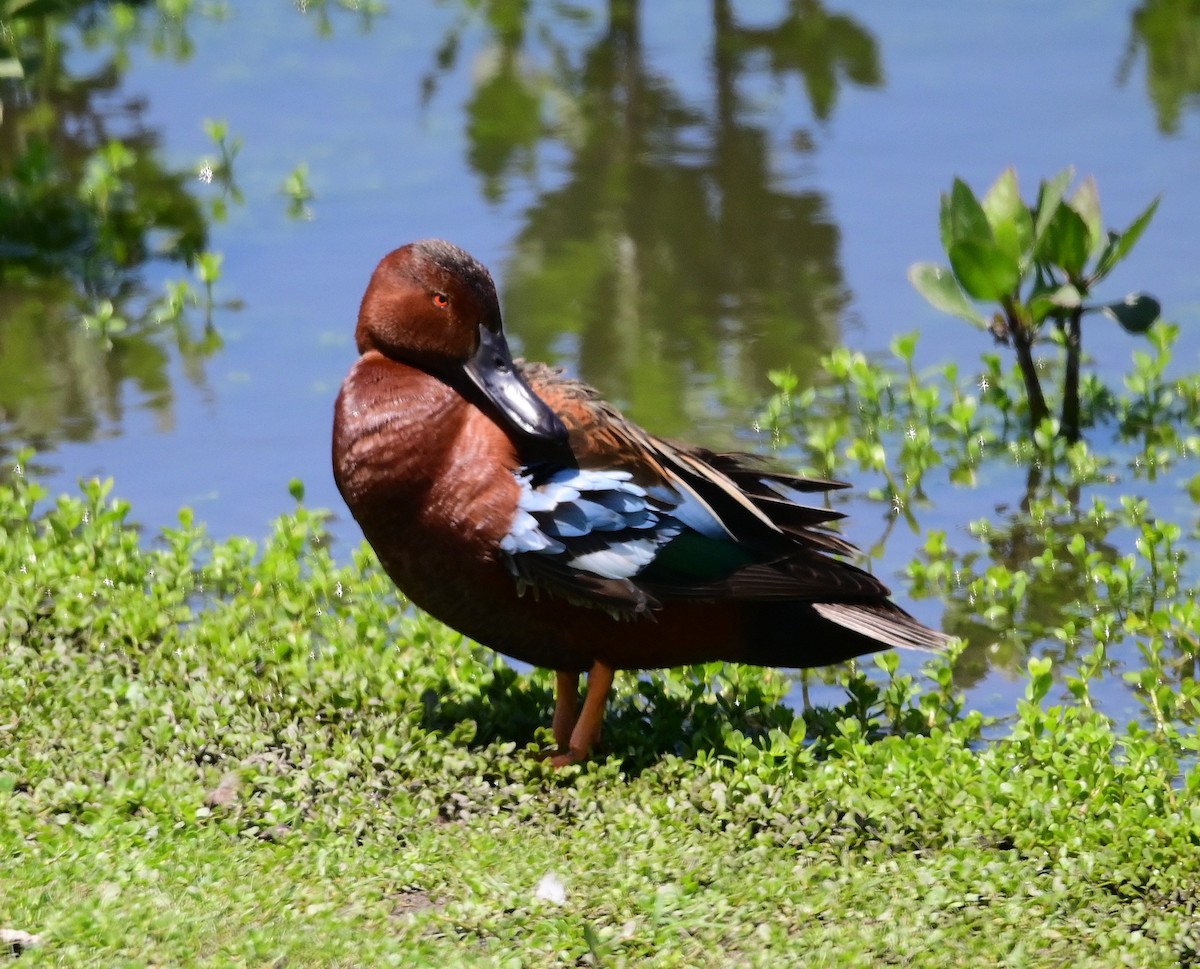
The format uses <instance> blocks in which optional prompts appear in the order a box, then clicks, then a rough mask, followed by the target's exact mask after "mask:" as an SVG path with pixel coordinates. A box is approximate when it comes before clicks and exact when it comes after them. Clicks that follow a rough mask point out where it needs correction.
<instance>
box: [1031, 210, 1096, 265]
mask: <svg viewBox="0 0 1200 969" xmlns="http://www.w3.org/2000/svg"><path fill="white" fill-rule="evenodd" d="M1090 246H1091V235H1090V234H1089V232H1088V227H1087V223H1085V222H1084V221H1083V217H1082V216H1081V215H1080V214H1079V213H1078V212H1076V211H1075V210H1074V209H1073V208H1071V207H1070V206H1069V205H1064V204H1061V203H1060V204H1059V206H1058V208H1056V209H1055V210H1054V215H1053V217H1052V218H1051V219H1050V224H1049V225H1047V226H1046V231H1045V232H1044V233H1042V236H1041V239H1040V240H1039V241H1038V243H1037V245H1036V246H1035V248H1034V257H1035V258H1036V259H1037V260H1038V261H1039V262H1043V263H1049V264H1051V265H1053V266H1058V267H1059V268H1060V269H1062V270H1063V271H1064V272H1066V274H1067V275H1068V276H1070V277H1071V278H1072V279H1076V278H1078V277H1079V275H1080V273H1082V272H1083V267H1084V265H1085V264H1086V263H1087V259H1088V252H1089V251H1090Z"/></svg>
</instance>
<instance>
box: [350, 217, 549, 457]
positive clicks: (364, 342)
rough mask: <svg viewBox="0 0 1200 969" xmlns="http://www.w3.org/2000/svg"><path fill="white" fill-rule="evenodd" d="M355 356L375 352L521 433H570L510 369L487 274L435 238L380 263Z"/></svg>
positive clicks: (545, 436)
mask: <svg viewBox="0 0 1200 969" xmlns="http://www.w3.org/2000/svg"><path fill="white" fill-rule="evenodd" d="M355 339H356V340H357V342H358V350H359V353H366V352H367V351H369V350H376V351H378V352H379V353H382V354H383V355H384V356H386V357H390V358H392V359H393V360H398V361H401V362H403V363H407V364H411V365H413V366H416V367H420V368H421V369H422V370H425V371H427V372H428V373H431V374H433V375H435V376H437V377H439V378H440V379H442V380H444V381H446V382H447V383H449V384H451V385H453V386H456V387H460V388H462V387H463V386H464V384H463V381H464V379H465V381H466V382H467V384H468V385H469V386H471V387H474V388H476V389H477V390H478V391H479V392H480V393H482V394H483V396H484V397H485V398H486V399H487V400H488V401H490V402H491V404H492V405H493V406H494V407H495V408H496V410H497V411H498V413H499V417H500V418H501V419H502V420H503V421H504V422H505V423H507V424H508V425H509V427H511V428H512V429H513V430H514V431H516V432H517V433H518V434H520V435H522V436H524V437H526V438H531V439H534V440H538V441H543V442H547V443H554V444H563V443H565V442H566V439H567V431H566V428H565V427H564V426H563V423H562V421H561V420H559V418H558V415H557V414H555V413H554V411H552V410H551V409H550V408H549V407H548V406H547V405H546V404H545V402H544V401H543V400H542V399H541V398H540V397H538V396H537V394H535V393H534V392H533V390H532V389H531V388H530V386H529V384H528V383H527V382H526V380H525V378H524V377H523V376H522V375H521V373H520V371H519V370H517V369H516V368H515V367H514V366H513V359H512V353H511V351H510V350H509V348H508V341H507V340H505V338H504V329H503V326H502V324H501V319H500V303H499V300H498V299H497V298H496V286H495V283H493V282H492V276H491V273H489V272H488V271H487V269H486V267H484V266H483V264H482V263H480V262H479V261H478V260H477V259H475V258H474V257H473V256H471V255H470V254H469V253H467V252H465V251H463V250H462V249H460V248H458V246H455V245H452V244H451V243H449V242H443V241H441V240H439V239H430V240H425V241H423V242H413V243H410V244H409V245H407V246H402V247H401V248H399V249H396V250H394V251H392V252H389V253H388V254H387V255H386V256H384V257H383V259H382V260H380V262H379V265H378V266H376V267H375V273H374V275H372V276H371V282H370V284H369V285H368V286H367V292H366V294H365V295H364V296H363V300H362V306H361V307H360V308H359V311H358V328H357V330H356V331H355Z"/></svg>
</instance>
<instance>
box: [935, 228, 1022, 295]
mask: <svg viewBox="0 0 1200 969" xmlns="http://www.w3.org/2000/svg"><path fill="white" fill-rule="evenodd" d="M947 255H948V256H949V257H950V266H951V268H953V270H954V275H955V276H957V277H958V281H959V282H960V283H962V287H963V289H965V290H966V291H967V293H968V294H969V295H970V296H974V297H975V299H979V300H989V301H991V300H998V299H1001V298H1002V297H1004V296H1010V295H1012V293H1013V291H1014V290H1015V289H1016V288H1017V285H1018V284H1019V283H1020V281H1021V270H1020V269H1019V268H1018V266H1017V262H1016V260H1015V259H1012V258H1010V257H1009V256H1008V255H1007V254H1006V253H1003V252H1001V251H1000V248H999V246H997V245H996V243H995V241H994V240H991V239H988V240H986V241H980V240H975V239H964V240H962V241H960V242H956V243H954V245H952V246H951V247H950V249H949V251H948V252H947Z"/></svg>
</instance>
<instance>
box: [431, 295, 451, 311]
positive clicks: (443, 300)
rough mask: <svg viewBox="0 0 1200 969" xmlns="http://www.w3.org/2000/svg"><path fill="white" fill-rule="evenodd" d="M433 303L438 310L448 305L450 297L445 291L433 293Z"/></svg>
mask: <svg viewBox="0 0 1200 969" xmlns="http://www.w3.org/2000/svg"><path fill="white" fill-rule="evenodd" d="M433 305H434V306H436V307H437V308H438V309H440V310H444V309H445V308H446V307H447V306H449V305H450V297H449V296H447V295H446V294H445V293H434V294H433Z"/></svg>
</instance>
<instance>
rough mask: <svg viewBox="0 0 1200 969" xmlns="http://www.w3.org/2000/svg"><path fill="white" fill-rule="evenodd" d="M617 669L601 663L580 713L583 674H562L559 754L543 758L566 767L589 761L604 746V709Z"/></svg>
mask: <svg viewBox="0 0 1200 969" xmlns="http://www.w3.org/2000/svg"><path fill="white" fill-rule="evenodd" d="M612 682H613V669H612V667H611V666H608V665H606V664H605V663H601V662H599V661H597V662H595V663H593V664H592V668H591V669H590V670H588V675H587V687H588V689H587V696H586V697H585V698H584V701H583V710H582V711H581V710H580V709H579V674H578V673H564V672H562V671H559V672H558V674H557V682H556V684H555V685H556V687H557V690H556V697H555V702H554V740H555V743H557V744H558V749H557V750H556V751H552V752H547V753H546V754H543V756H544V757H549V758H550V763H551V764H552V765H553V766H555V767H566V766H567V765H568V764H578V763H581V762H583V761H585V760H587V759H588V757H589V756H590V754H591V752H592V751H593V750H595V749H596V747H597V746H598V745H599V743H600V728H601V727H602V726H603V724H604V705H605V703H606V702H607V701H608V693H609V690H611V689H612Z"/></svg>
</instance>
